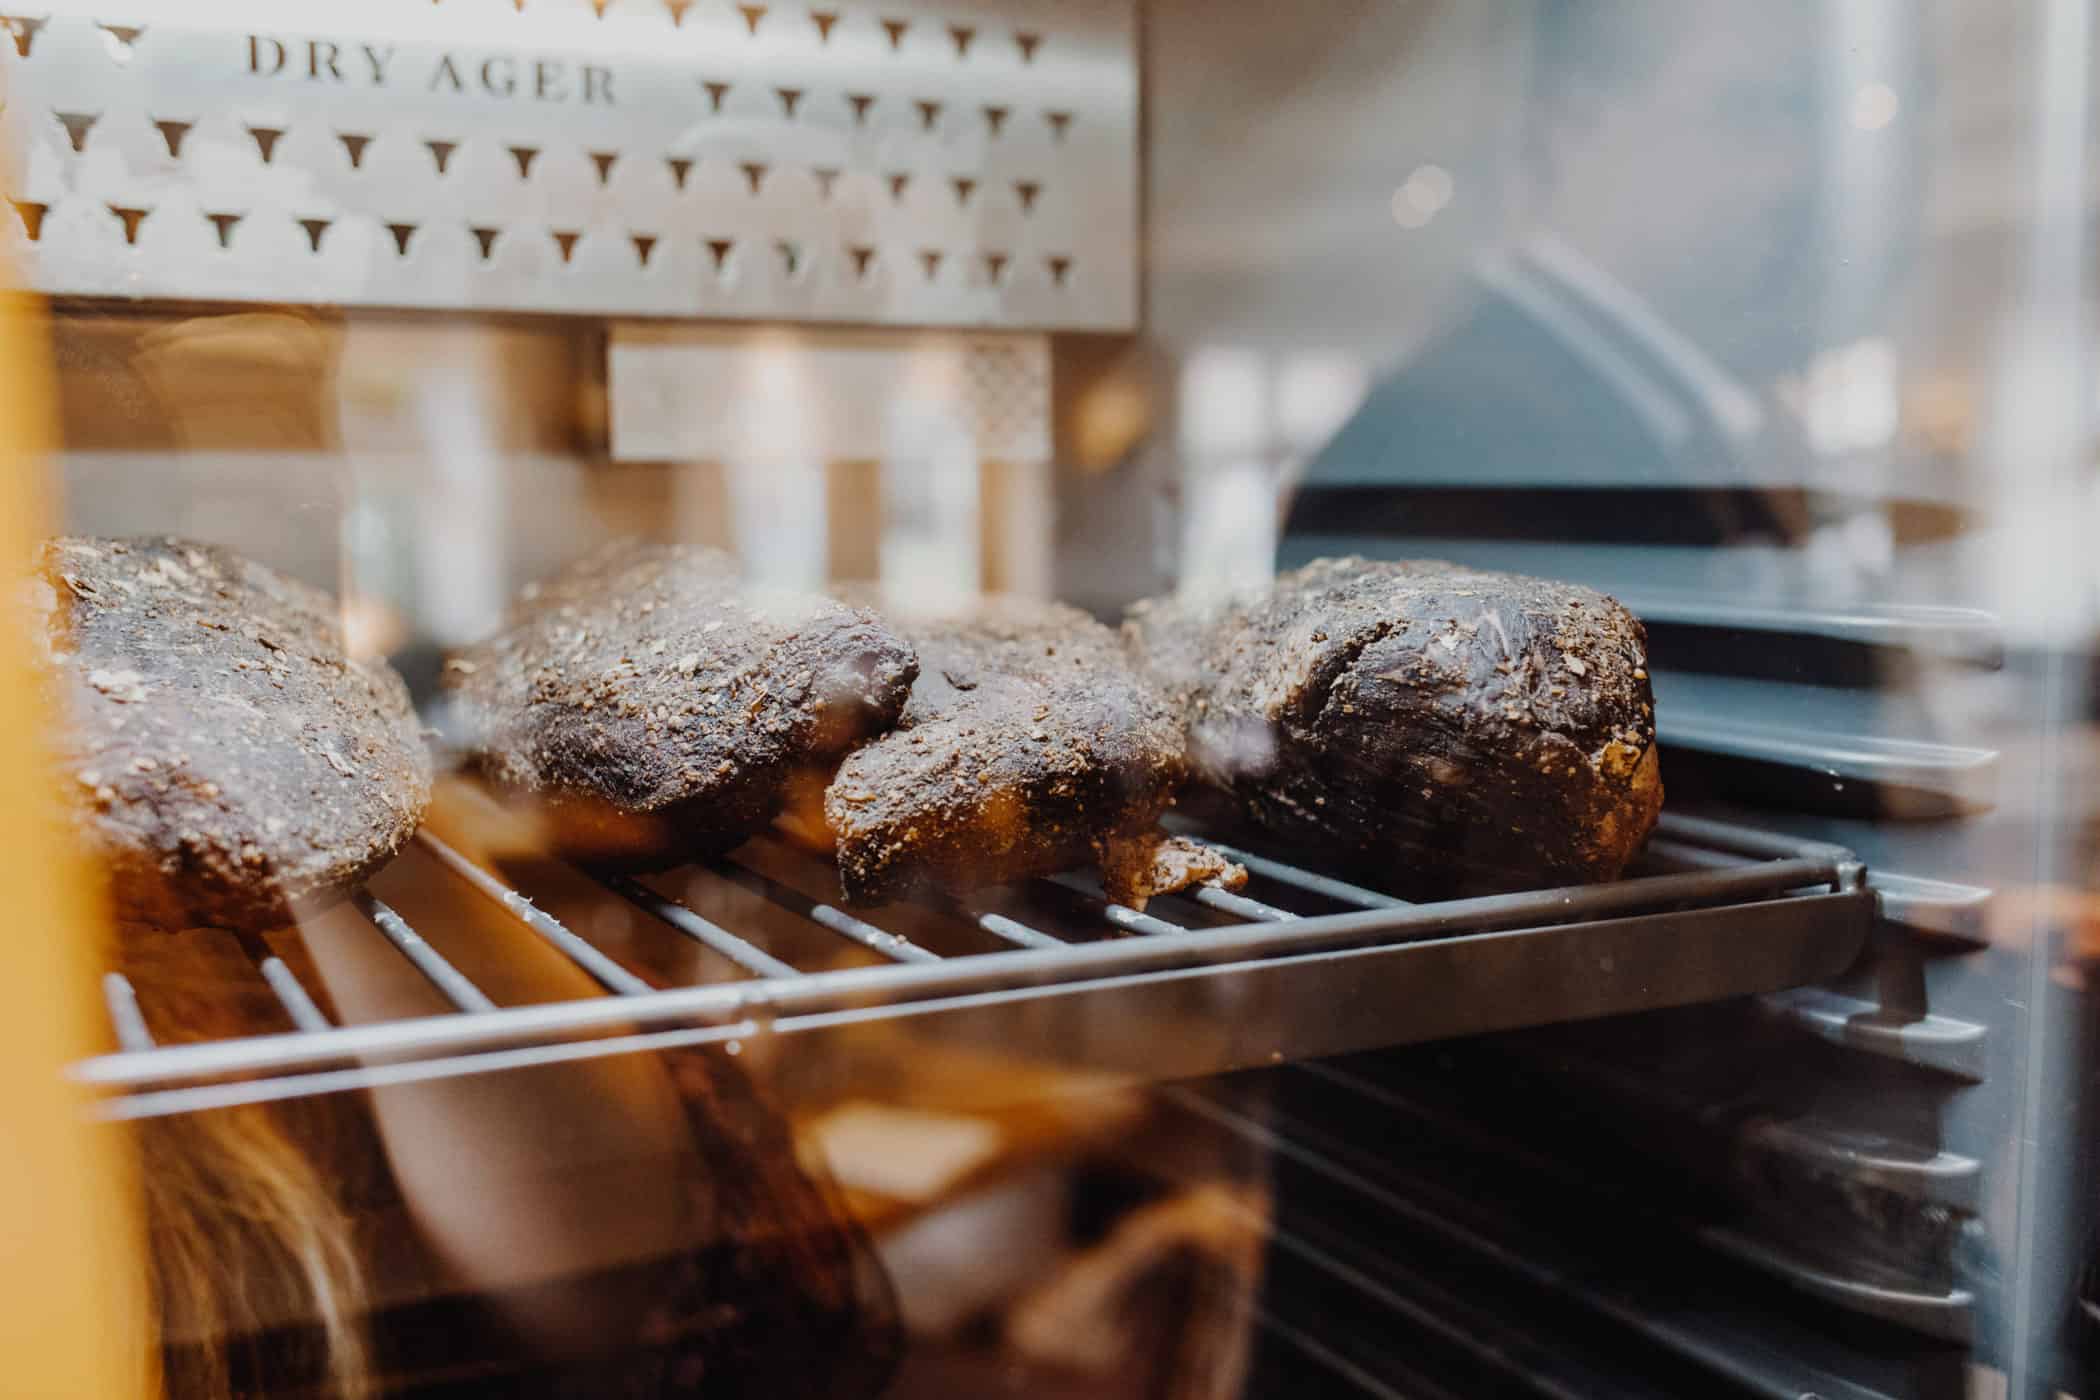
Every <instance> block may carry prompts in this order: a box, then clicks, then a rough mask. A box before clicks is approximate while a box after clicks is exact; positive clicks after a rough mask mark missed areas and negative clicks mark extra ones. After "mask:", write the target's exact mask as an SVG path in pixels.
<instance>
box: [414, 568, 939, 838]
mask: <svg viewBox="0 0 2100 1400" xmlns="http://www.w3.org/2000/svg"><path fill="white" fill-rule="evenodd" d="M917 669H918V667H917V663H916V661H915V660H914V659H913V656H912V652H911V648H910V647H909V646H908V645H906V644H905V642H904V641H903V640H902V639H901V638H899V637H898V636H897V635H896V633H895V632H893V631H892V630H891V629H890V628H889V627H888V626H886V625H885V624H884V623H883V622H881V621H880V620H879V619H877V618H876V617H874V616H873V615H872V614H870V613H868V612H866V611H865V610H862V609H859V608H854V607H850V606H847V605H845V604H842V603H839V602H836V601H834V600H831V599H827V598H819V597H804V596H793V597H787V596H774V595H770V594H761V593H755V592H752V591H750V590H747V589H746V588H745V587H744V586H743V585H742V584H741V583H740V582H739V580H738V576H737V570H736V566H735V563H734V561H733V560H731V559H730V558H729V556H727V555H725V554H723V553H721V552H719V551H716V550H711V549H703V548H698V547H693V546H685V545H663V544H643V543H638V542H632V541H629V542H623V543H620V544H615V545H612V546H609V547H608V548H606V549H604V550H602V551H600V552H599V553H597V554H596V555H594V556H592V557H590V558H588V559H586V560H584V561H583V562H581V563H579V564H577V565H576V566H575V567H573V568H571V569H569V570H568V571H567V572H565V573H563V574H561V575H560V576H559V577H557V578H555V579H553V580H552V581H550V582H548V583H545V584H542V585H538V586H534V587H530V588H528V589H526V590H525V592H524V594H523V596H522V597H521V598H520V599H519V601H518V603H517V605H516V607H515V608H514V609H513V610H512V614H511V617H510V619H509V622H508V625H507V626H506V627H505V628H504V630H503V631H502V632H500V633H499V634H497V635H496V636H495V637H493V638H491V639H489V640H488V641H486V642H483V643H481V644H480V645H478V646H474V647H470V648H467V649H466V650H464V651H462V652H460V653H459V654H458V655H456V656H454V657H453V658H452V659H451V660H450V661H449V662H448V663H447V665H446V685H447V686H448V688H449V689H450V690H451V691H452V692H453V693H454V694H455V695H456V696H457V697H458V701H459V705H460V710H461V717H462V720H463V722H464V728H465V730H466V732H467V734H468V736H469V743H470V745H471V747H472V748H473V749H474V750H475V751H476V752H477V754H478V756H479V761H480V763H481V766H482V768H483V770H484V771H485V772H486V773H487V774H488V776H489V777H490V778H491V779H492V780H493V781H494V782H495V783H496V784H497V785H498V786H499V787H502V788H507V789H510V790H512V791H514V792H518V793H522V794H526V795H529V796H532V797H534V798H537V799H538V800H539V801H540V802H542V803H543V804H544V806H545V809H546V811H547V813H548V814H549V815H550V816H551V817H552V818H553V819H554V820H553V834H554V837H555V840H556V841H557V842H558V843H559V844H560V845H562V846H563V847H564V848H566V849H568V850H570V851H572V852H575V853H578V854H582V855H587V856H591V857H594V858H600V859H610V860H620V861H625V862H628V863H633V864H643V865H646V864H667V863H674V862H676V861H679V860H684V859H689V858H691V857H693V856H695V855H705V854H709V853H714V852H719V851H722V850H726V849H728V848H729V847H732V846H734V845H736V844H737V843H739V842H740V841H742V840H743V839H744V838H745V837H747V836H749V835H751V834H752V833H753V832H754V831H757V830H758V829H759V828H761V827H763V826H765V825H766V824H768V823H769V822H771V821H772V819H773V817H774V816H775V814H777V813H778V812H779V811H780V809H781V806H782V804H783V802H784V801H785V800H786V796H787V793H788V791H789V789H790V786H791V785H792V784H793V783H794V782H795V781H796V780H797V778H798V777H799V776H800V775H802V774H803V773H805V772H806V771H808V770H810V769H820V770H823V771H826V772H828V771H829V769H830V767H831V765H832V764H833V763H835V762H836V761H837V759H838V757H839V756H840V755H841V754H843V753H845V752H846V751H847V750H848V749H850V748H851V747H852V746H853V745H854V744H856V743H858V742H860V741H861V740H862V739H864V738H866V737H867V736H868V735H870V734H873V733H877V732H879V731H881V730H883V729H886V728H888V727H889V725H890V724H891V723H892V722H893V721H895V719H896V718H897V715H898V712H899V711H900V710H902V709H903V707H904V701H905V697H906V696H907V695H908V694H909V692H910V689H911V683H912V678H913V676H914V675H916V674H917Z"/></svg>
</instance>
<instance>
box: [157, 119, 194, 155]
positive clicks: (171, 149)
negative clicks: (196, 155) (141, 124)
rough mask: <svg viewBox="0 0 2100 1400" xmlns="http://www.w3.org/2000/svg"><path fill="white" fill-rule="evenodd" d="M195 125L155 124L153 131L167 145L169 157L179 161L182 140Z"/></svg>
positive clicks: (184, 123)
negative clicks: (156, 132)
mask: <svg viewBox="0 0 2100 1400" xmlns="http://www.w3.org/2000/svg"><path fill="white" fill-rule="evenodd" d="M195 125H196V123H195V122H155V123H154V124H153V129H154V130H155V131H158V132H159V133H160V139H161V140H162V141H164V142H166V143H167V147H168V154H169V156H171V157H173V158H174V159H176V160H181V159H182V138H183V137H185V136H188V135H189V134H190V128H191V127H193V126H195Z"/></svg>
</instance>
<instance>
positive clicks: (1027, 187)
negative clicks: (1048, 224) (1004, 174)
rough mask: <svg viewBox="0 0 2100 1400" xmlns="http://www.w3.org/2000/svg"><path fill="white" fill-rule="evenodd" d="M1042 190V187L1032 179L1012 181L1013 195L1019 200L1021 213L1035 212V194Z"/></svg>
mask: <svg viewBox="0 0 2100 1400" xmlns="http://www.w3.org/2000/svg"><path fill="white" fill-rule="evenodd" d="M1042 192H1043V187H1042V186H1041V185H1040V184H1038V183H1036V182H1035V181H1034V180H1016V181H1014V196H1015V197H1016V198H1018V199H1019V200H1020V201H1021V212H1022V213H1023V214H1033V213H1034V212H1035V200H1036V196H1037V195H1039V194H1041V193H1042Z"/></svg>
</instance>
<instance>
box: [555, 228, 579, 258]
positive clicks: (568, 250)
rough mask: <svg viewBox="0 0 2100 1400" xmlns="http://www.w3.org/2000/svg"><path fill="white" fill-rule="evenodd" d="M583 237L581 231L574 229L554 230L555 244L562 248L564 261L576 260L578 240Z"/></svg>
mask: <svg viewBox="0 0 2100 1400" xmlns="http://www.w3.org/2000/svg"><path fill="white" fill-rule="evenodd" d="M581 237H583V235H582V234H581V233H580V232H575V231H573V230H563V229H556V230H555V231H554V246H555V247H556V248H558V249H560V250H561V260H562V261H563V262H565V263H566V262H570V261H573V260H574V258H575V257H576V240H577V239H579V238H581Z"/></svg>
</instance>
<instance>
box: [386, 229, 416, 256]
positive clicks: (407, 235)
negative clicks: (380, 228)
mask: <svg viewBox="0 0 2100 1400" xmlns="http://www.w3.org/2000/svg"><path fill="white" fill-rule="evenodd" d="M386 231H387V232H388V233H391V234H392V235H394V252H395V253H396V254H397V255H399V256H401V257H404V258H405V257H407V256H408V240H409V239H411V238H414V237H415V236H416V226H415V225H414V224H388V225H387V226H386Z"/></svg>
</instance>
